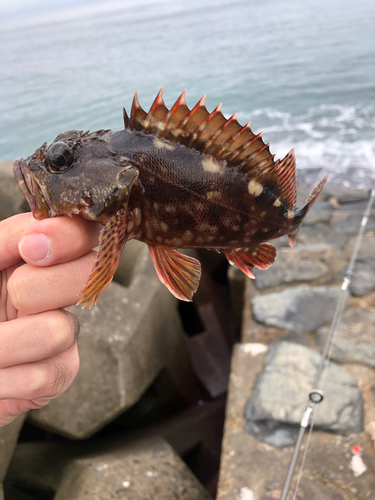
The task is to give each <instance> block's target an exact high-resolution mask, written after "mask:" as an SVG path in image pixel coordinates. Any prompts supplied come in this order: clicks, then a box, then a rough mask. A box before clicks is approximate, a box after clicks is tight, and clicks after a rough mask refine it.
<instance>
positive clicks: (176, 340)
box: [30, 242, 193, 438]
mask: <svg viewBox="0 0 375 500" xmlns="http://www.w3.org/2000/svg"><path fill="white" fill-rule="evenodd" d="M132 243H134V245H136V249H137V251H136V252H134V245H132ZM137 243H138V242H129V244H128V245H127V247H126V248H125V252H124V254H123V257H122V260H123V261H124V262H125V264H126V265H129V262H128V261H127V260H128V259H129V260H131V261H132V264H133V266H131V267H130V268H129V269H131V272H132V276H131V278H130V279H129V280H128V282H129V285H128V286H121V285H119V284H118V283H112V284H111V285H110V287H109V288H108V290H107V291H106V292H105V293H104V294H103V295H102V296H101V297H100V299H99V302H98V305H97V306H96V307H94V308H93V309H91V310H89V309H84V310H82V309H80V308H78V307H73V308H71V309H70V310H71V311H72V312H73V313H74V314H75V315H76V316H77V317H78V318H79V320H80V321H81V323H82V328H81V334H80V338H79V341H78V342H79V352H80V359H81V367H80V371H79V373H78V375H77V377H76V379H75V380H74V382H73V384H72V386H71V387H70V388H69V389H68V390H67V391H66V392H65V393H64V394H63V395H62V396H60V397H59V398H57V399H55V400H53V401H51V403H50V404H49V405H47V406H45V407H44V408H41V409H40V410H34V411H32V412H30V420H31V421H32V423H34V424H36V425H38V426H41V427H43V428H46V429H50V430H52V431H53V432H56V433H59V434H63V435H65V436H68V437H71V438H86V437H88V436H90V435H92V434H93V433H95V432H96V431H97V430H99V429H100V428H101V427H103V426H104V425H106V424H107V423H108V422H110V421H111V420H113V419H114V418H115V417H117V416H118V415H119V414H121V413H122V412H124V411H125V410H126V409H128V408H130V407H131V406H133V405H134V404H135V403H136V402H137V401H138V400H139V399H140V397H141V396H142V394H143V393H144V391H145V390H146V389H147V388H148V386H149V385H150V384H151V383H152V382H153V380H154V379H155V378H156V376H157V375H158V374H159V373H160V372H161V370H162V369H164V368H165V369H167V370H168V372H169V373H170V375H171V377H172V379H173V381H174V383H175V384H176V386H177V387H178V388H179V389H180V390H181V392H182V393H183V392H184V390H185V389H186V387H188V386H189V383H190V381H191V380H192V378H193V375H192V371H191V367H190V362H189V356H188V351H187V347H186V343H185V338H184V333H183V330H182V326H181V323H180V319H179V316H178V313H177V301H176V299H175V298H174V297H173V296H172V295H171V294H170V293H169V292H168V290H167V289H166V288H165V287H164V286H163V285H162V284H161V283H160V281H159V279H158V278H157V276H156V273H155V270H154V268H153V265H152V262H151V259H150V257H149V254H148V249H147V247H146V246H145V245H142V244H139V243H138V245H137ZM129 255H130V257H129ZM131 256H133V257H131ZM125 275H126V276H127V274H126V273H125Z"/></svg>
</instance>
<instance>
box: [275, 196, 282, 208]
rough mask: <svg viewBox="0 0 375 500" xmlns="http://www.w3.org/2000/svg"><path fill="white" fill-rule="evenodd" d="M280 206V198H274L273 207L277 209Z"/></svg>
mask: <svg viewBox="0 0 375 500" xmlns="http://www.w3.org/2000/svg"><path fill="white" fill-rule="evenodd" d="M280 205H281V201H280V198H276V200H275V201H274V202H273V206H274V207H279V206H280Z"/></svg>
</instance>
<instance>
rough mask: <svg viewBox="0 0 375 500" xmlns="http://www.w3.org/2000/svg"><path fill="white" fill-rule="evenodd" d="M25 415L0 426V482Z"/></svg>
mask: <svg viewBox="0 0 375 500" xmlns="http://www.w3.org/2000/svg"><path fill="white" fill-rule="evenodd" d="M25 417H26V415H20V416H19V417H17V418H16V419H15V420H13V422H12V423H10V424H8V425H6V426H5V427H0V484H1V483H2V481H3V479H4V477H5V474H6V471H7V468H8V465H9V462H10V460H11V458H12V455H13V451H14V449H15V447H16V444H17V439H18V435H19V433H20V430H21V428H22V425H23V422H24V420H25ZM0 498H1V496H0Z"/></svg>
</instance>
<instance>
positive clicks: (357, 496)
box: [216, 343, 375, 500]
mask: <svg viewBox="0 0 375 500" xmlns="http://www.w3.org/2000/svg"><path fill="white" fill-rule="evenodd" d="M266 353H267V346H266V345H264V344H250V343H249V344H241V345H236V346H235V349H234V351H233V356H232V369H231V376H230V383H229V389H228V399H227V409H226V422H225V427H224V436H223V444H222V455H221V467H220V476H219V484H218V491H217V497H216V500H245V499H254V500H258V499H259V500H260V499H265V498H267V499H268V498H270V499H272V500H279V498H280V495H281V490H282V487H283V484H284V481H285V478H286V475H287V471H288V467H289V464H290V460H291V457H292V454H293V451H294V447H287V448H275V447H273V446H270V445H268V444H266V443H263V442H261V441H258V440H257V439H256V438H255V437H254V436H253V435H251V434H248V433H247V432H245V430H244V425H245V419H244V409H245V405H246V401H247V400H248V399H249V397H251V395H252V392H253V389H254V384H255V382H256V379H257V377H259V373H260V371H261V369H262V366H263V363H264V358H265V355H266ZM294 378H295V379H296V378H298V377H296V376H295V377H294ZM349 389H350V390H351V387H350V388H349ZM301 390H302V392H303V389H301ZM309 390H310V389H309ZM345 390H346V388H345ZM289 397H290V399H292V396H289V395H288V398H289ZM306 402H307V394H304V400H303V410H304V408H305V405H306ZM278 403H279V399H277V400H276V401H275V405H277V404H278ZM322 404H323V403H322ZM328 404H329V401H328ZM317 411H318V412H320V408H317ZM355 445H356V446H360V447H361V448H362V449H363V453H362V458H363V460H364V462H365V464H366V466H367V471H368V472H367V473H365V474H363V475H362V476H360V477H355V476H354V475H353V472H352V470H351V469H350V467H349V464H350V460H351V457H352V454H351V452H350V450H351V449H352V447H353V446H355ZM302 452H303V450H302ZM301 455H302V454H301ZM301 459H302V456H300V459H299V464H300V460H301ZM298 470H299V465H298V468H297V471H296V472H297V473H298ZM373 470H375V453H374V449H373V445H372V443H371V441H370V439H369V436H368V435H367V434H366V433H365V432H363V433H361V434H350V435H348V436H343V435H340V434H332V433H329V432H323V431H314V432H313V434H312V436H311V439H310V443H309V448H308V452H307V456H306V463H305V468H304V473H303V475H302V480H305V479H309V480H311V484H310V485H308V486H307V485H305V484H304V486H303V488H304V489H302V490H298V493H297V494H298V495H300V496H299V497H297V498H303V499H304V500H311V499H314V500H318V499H319V500H322V499H324V500H326V498H327V495H328V494H329V493H328V492H329V491H331V495H332V496H331V499H335V500H339V499H340V497H339V496H336V497H335V496H334V495H337V493H341V494H342V495H343V496H344V498H345V500H365V499H368V498H372V496H373V495H372V494H371V492H373V491H375V474H373V473H371V472H370V471H373ZM270 471H271V472H270ZM295 481H296V475H295V476H294V480H293V483H292V484H293V485H294V484H295ZM312 483H314V484H315V485H316V489H314V485H313V484H312ZM322 485H324V486H325V488H324V486H322ZM306 487H308V490H306ZM292 491H294V490H292ZM301 491H302V492H305V491H308V492H309V494H311V496H309V495H308V494H307V495H302V493H301ZM318 492H319V493H320V494H321V497H319V496H318V497H315V498H314V496H313V495H314V494H315V495H318ZM267 494H268V496H266V495H267ZM291 496H293V495H289V497H291ZM289 497H288V498H289ZM328 498H330V497H329V496H328ZM340 500H341V499H340Z"/></svg>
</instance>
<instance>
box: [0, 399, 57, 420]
mask: <svg viewBox="0 0 375 500" xmlns="http://www.w3.org/2000/svg"><path fill="white" fill-rule="evenodd" d="M50 401H51V400H50V399H43V400H42V399H39V400H35V401H31V400H29V399H2V400H0V427H3V426H4V425H8V424H10V423H11V422H13V420H15V419H16V418H17V417H18V416H19V415H21V413H25V412H26V411H29V410H37V409H39V408H41V407H42V406H45V405H47V404H48V403H49V402H50Z"/></svg>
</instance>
